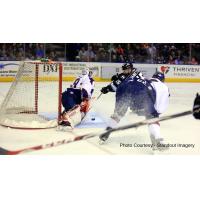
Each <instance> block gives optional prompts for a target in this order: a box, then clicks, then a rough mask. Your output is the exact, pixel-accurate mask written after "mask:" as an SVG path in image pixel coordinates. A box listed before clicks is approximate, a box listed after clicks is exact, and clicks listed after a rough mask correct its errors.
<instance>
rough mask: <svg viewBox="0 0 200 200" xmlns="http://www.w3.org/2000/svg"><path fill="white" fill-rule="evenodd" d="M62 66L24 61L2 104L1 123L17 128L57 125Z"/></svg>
mask: <svg viewBox="0 0 200 200" xmlns="http://www.w3.org/2000/svg"><path fill="white" fill-rule="evenodd" d="M59 67H60V64H59V63H51V64H49V63H39V62H38V63H37V62H23V63H22V64H21V65H20V66H19V70H18V73H17V75H16V78H15V80H14V81H13V83H12V85H11V87H10V90H9V91H8V94H7V96H6V98H5V99H4V101H3V103H2V104H1V108H0V124H1V125H4V126H9V127H15V128H50V127H55V126H57V118H58V104H59V101H58V99H59V98H58V94H59V70H58V69H59ZM47 68H48V70H47ZM50 69H51V71H50ZM50 72H51V73H50Z"/></svg>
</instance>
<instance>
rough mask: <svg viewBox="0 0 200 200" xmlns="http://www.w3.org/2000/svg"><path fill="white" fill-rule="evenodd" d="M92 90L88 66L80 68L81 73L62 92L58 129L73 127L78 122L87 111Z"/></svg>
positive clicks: (91, 79)
mask: <svg viewBox="0 0 200 200" xmlns="http://www.w3.org/2000/svg"><path fill="white" fill-rule="evenodd" d="M93 92H94V79H93V78H92V72H91V71H89V69H88V68H84V69H83V70H82V74H81V75H80V76H79V77H78V78H77V79H76V80H75V81H74V83H73V84H72V85H71V86H70V88H67V89H66V90H65V91H64V92H63V93H62V106H63V107H64V111H63V112H62V114H61V120H60V121H59V129H60V130H69V129H71V130H72V129H73V128H74V127H75V126H76V125H78V124H80V123H81V121H82V119H83V118H84V117H85V115H86V113H87V112H88V111H89V108H90V104H91V98H92V94H93Z"/></svg>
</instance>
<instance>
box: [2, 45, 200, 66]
mask: <svg viewBox="0 0 200 200" xmlns="http://www.w3.org/2000/svg"><path fill="white" fill-rule="evenodd" d="M44 57H45V58H49V59H52V60H55V61H82V62H124V61H127V60H128V61H130V62H133V63H150V64H153V63H154V64H156V63H157V64H177V65H178V64H192V65H196V64H199V63H200V44H189V43H120V44H116V43H115V44H111V43H90V44H88V43H66V44H64V43H63V44H62V43H52V44H43V43H6V44H5V43H1V44H0V60H1V61H6V60H7V61H15V60H35V59H40V58H44Z"/></svg>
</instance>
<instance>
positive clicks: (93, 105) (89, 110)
mask: <svg viewBox="0 0 200 200" xmlns="http://www.w3.org/2000/svg"><path fill="white" fill-rule="evenodd" d="M102 94H103V93H100V94H99V96H98V97H97V98H96V100H95V102H97V100H98V99H99V98H100V97H101V95H102ZM95 102H94V103H95ZM94 103H93V105H91V106H90V108H89V109H88V111H87V113H86V114H85V115H84V117H83V118H82V119H81V122H82V121H83V120H84V119H85V117H86V116H87V115H88V113H89V112H90V110H91V109H92V108H93V107H94Z"/></svg>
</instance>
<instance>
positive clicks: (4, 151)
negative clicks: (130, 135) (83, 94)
mask: <svg viewBox="0 0 200 200" xmlns="http://www.w3.org/2000/svg"><path fill="white" fill-rule="evenodd" d="M190 114H192V111H191V110H189V111H185V112H181V113H177V114H173V115H167V116H163V117H161V118H154V119H150V120H144V121H141V122H136V123H134V124H130V125H125V126H120V127H118V128H114V129H110V130H107V131H104V132H102V133H88V134H85V135H81V136H76V137H74V138H73V139H69V140H67V139H63V140H60V141H56V142H51V143H48V144H44V145H36V146H33V147H27V148H24V149H19V150H14V151H12V150H8V149H4V148H2V147H0V155H16V154H20V153H26V152H31V151H37V150H42V149H47V148H51V147H56V146H60V145H64V144H68V143H72V142H77V141H81V140H86V139H89V138H93V137H96V136H99V135H102V134H106V133H112V132H116V131H120V130H125V129H130V128H137V127H140V126H144V125H147V124H149V123H154V122H161V121H166V120H170V119H174V118H178V117H183V116H186V115H190Z"/></svg>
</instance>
